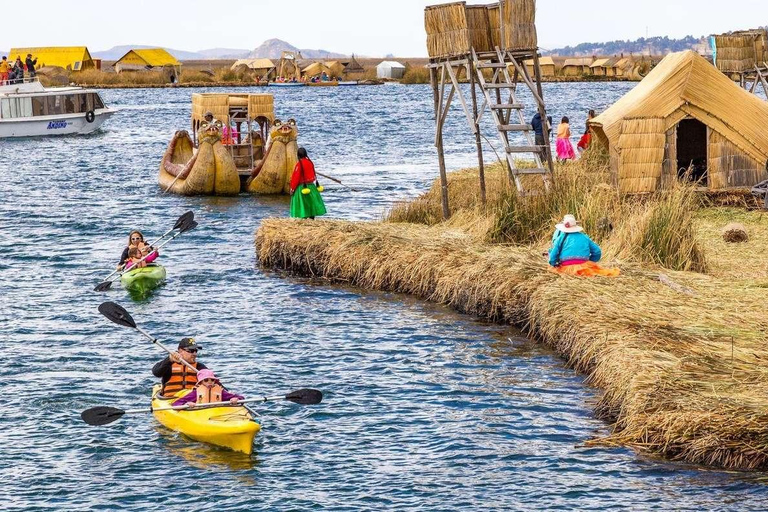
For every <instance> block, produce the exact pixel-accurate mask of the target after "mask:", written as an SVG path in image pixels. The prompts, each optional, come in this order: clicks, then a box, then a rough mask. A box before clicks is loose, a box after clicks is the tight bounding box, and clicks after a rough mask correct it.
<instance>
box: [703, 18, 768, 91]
mask: <svg viewBox="0 0 768 512" xmlns="http://www.w3.org/2000/svg"><path fill="white" fill-rule="evenodd" d="M710 44H711V46H712V54H713V60H714V63H715V66H716V67H717V69H719V70H720V71H722V72H723V73H725V74H726V75H729V76H731V77H732V78H735V79H737V80H738V81H739V84H740V85H741V87H743V88H744V89H746V90H748V91H749V92H751V93H755V92H756V91H757V86H758V84H759V85H761V86H762V88H763V92H764V93H765V95H766V96H768V31H766V29H764V28H759V29H754V30H738V31H736V32H729V33H727V34H720V35H715V36H712V37H711V39H710Z"/></svg>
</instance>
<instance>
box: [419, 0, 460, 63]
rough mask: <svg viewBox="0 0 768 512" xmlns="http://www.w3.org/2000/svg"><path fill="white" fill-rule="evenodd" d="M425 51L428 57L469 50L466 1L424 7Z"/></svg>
mask: <svg viewBox="0 0 768 512" xmlns="http://www.w3.org/2000/svg"><path fill="white" fill-rule="evenodd" d="M424 26H425V28H426V30H427V53H428V54H429V56H430V57H449V56H453V55H463V54H466V53H468V52H469V49H470V41H469V28H468V26H467V12H466V2H453V3H450V4H443V5H432V6H429V7H427V8H425V9H424Z"/></svg>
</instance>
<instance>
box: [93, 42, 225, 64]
mask: <svg viewBox="0 0 768 512" xmlns="http://www.w3.org/2000/svg"><path fill="white" fill-rule="evenodd" d="M135 48H138V49H141V48H157V46H151V45H145V44H124V45H120V46H113V47H112V48H110V49H109V50H104V51H100V52H91V57H93V58H95V59H103V60H117V59H119V58H120V57H122V56H123V55H125V54H126V53H128V52H129V51H130V50H133V49H135ZM165 50H166V51H167V52H168V53H170V54H171V55H173V56H174V57H176V58H177V59H179V60H200V59H206V58H211V57H204V56H203V55H202V54H200V53H199V52H188V51H184V50H174V49H173V48H165Z"/></svg>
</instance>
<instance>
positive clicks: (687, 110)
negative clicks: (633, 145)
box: [590, 50, 768, 162]
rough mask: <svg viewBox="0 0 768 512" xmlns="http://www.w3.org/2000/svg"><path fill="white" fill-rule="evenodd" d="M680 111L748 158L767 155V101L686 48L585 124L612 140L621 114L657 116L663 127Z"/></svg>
mask: <svg viewBox="0 0 768 512" xmlns="http://www.w3.org/2000/svg"><path fill="white" fill-rule="evenodd" d="M686 116H691V117H694V118H696V119H698V120H699V121H701V122H702V123H704V124H705V125H707V126H709V127H711V128H713V129H714V130H716V131H717V132H719V133H720V134H721V135H723V136H724V137H726V138H727V139H728V140H730V141H732V142H733V143H734V144H735V145H736V146H738V147H739V148H740V149H741V150H742V151H744V152H746V153H748V154H749V155H750V156H752V157H753V158H754V159H756V160H758V161H761V162H764V161H766V160H768V131H766V130H765V126H767V125H768V103H767V102H765V101H764V100H761V99H760V98H758V97H757V96H756V95H754V94H750V93H749V92H747V91H746V90H744V89H742V88H741V87H739V86H738V85H736V83H734V82H733V81H731V80H730V79H729V78H728V77H726V76H725V75H724V74H722V73H721V72H720V71H718V70H717V68H715V67H714V66H712V64H710V63H709V62H707V60H706V59H704V58H703V57H702V56H700V55H699V54H698V53H696V52H693V51H691V50H686V51H683V52H678V53H671V54H669V55H667V56H666V57H665V58H664V60H662V61H661V63H660V64H659V65H658V66H656V67H655V68H653V70H651V72H650V73H648V76H646V77H645V78H644V79H643V80H642V81H641V82H640V83H639V84H638V85H637V86H636V87H635V88H634V89H632V90H631V91H629V92H628V93H627V94H625V95H624V96H623V97H622V98H621V99H619V101H617V102H616V103H614V104H613V105H612V106H611V107H610V108H608V110H606V111H605V112H603V113H602V114H600V115H599V116H597V117H596V118H594V119H593V120H592V121H591V122H590V124H591V125H592V126H594V127H595V128H596V131H597V132H598V135H601V133H600V132H602V135H603V136H604V137H605V138H606V139H608V141H609V144H615V143H617V142H618V139H619V136H620V134H621V127H622V121H624V120H625V119H659V118H661V119H664V120H665V125H666V126H665V129H666V130H668V129H669V128H671V127H672V126H674V125H675V124H677V123H678V122H679V121H680V120H681V119H682V118H684V117H686Z"/></svg>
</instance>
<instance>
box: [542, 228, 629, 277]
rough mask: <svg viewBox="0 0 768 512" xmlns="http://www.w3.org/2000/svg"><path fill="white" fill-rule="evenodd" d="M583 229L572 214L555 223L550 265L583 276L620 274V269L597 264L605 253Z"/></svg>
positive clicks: (570, 273)
mask: <svg viewBox="0 0 768 512" xmlns="http://www.w3.org/2000/svg"><path fill="white" fill-rule="evenodd" d="M583 231H584V229H583V228H582V227H581V226H579V223H578V221H577V220H576V218H575V217H574V216H573V215H571V214H568V215H566V216H565V217H563V220H562V222H560V223H558V224H557V225H555V232H554V234H553V235H552V247H551V248H550V249H549V265H550V266H551V267H552V268H553V270H554V271H555V272H558V273H561V274H569V275H575V276H582V277H589V276H608V277H613V276H617V275H619V269H608V268H603V267H601V266H600V265H598V264H597V262H598V261H600V258H602V255H603V253H602V251H601V250H600V246H598V245H597V244H596V243H595V242H593V241H592V240H591V239H590V238H589V237H588V236H587V235H586V234H584V233H583Z"/></svg>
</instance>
